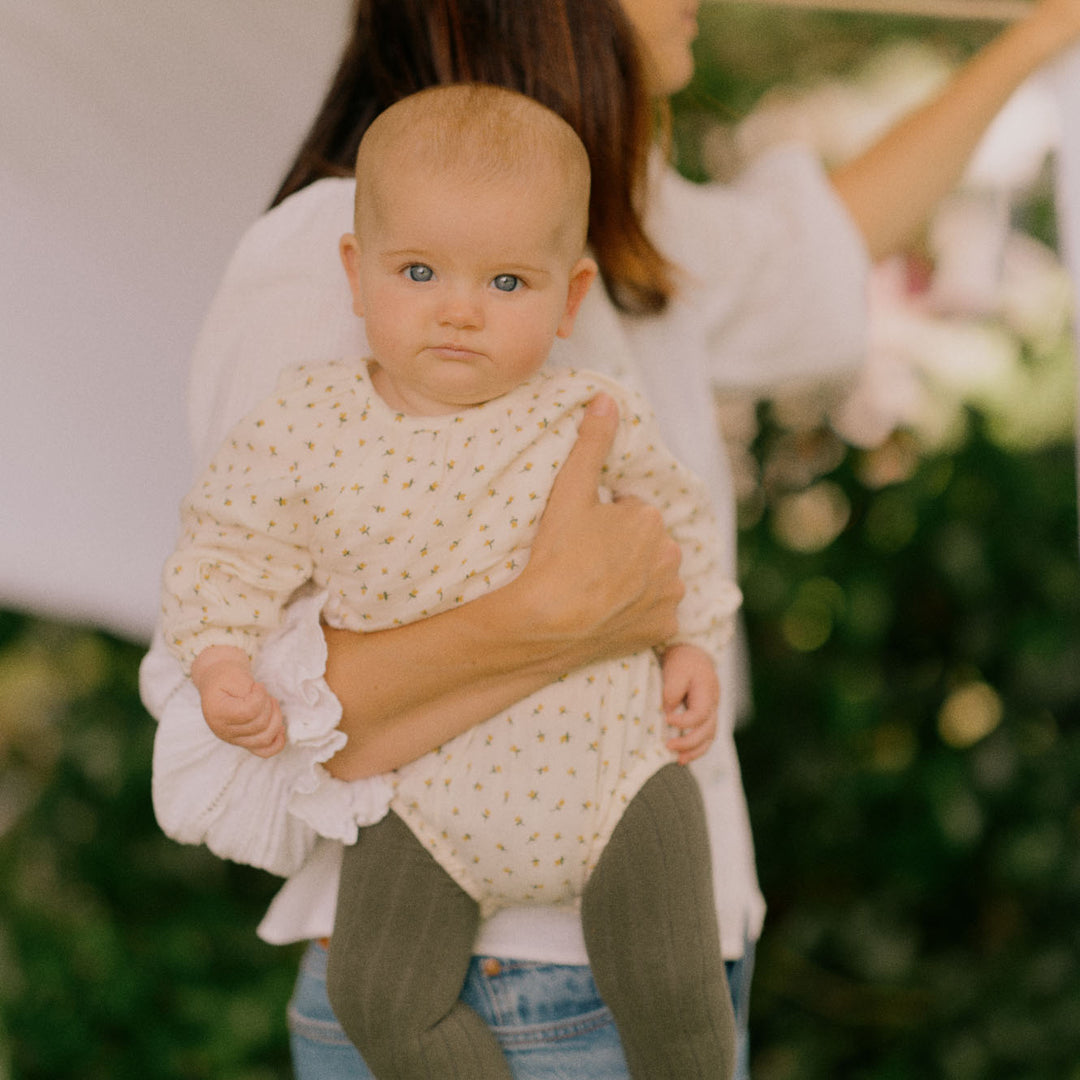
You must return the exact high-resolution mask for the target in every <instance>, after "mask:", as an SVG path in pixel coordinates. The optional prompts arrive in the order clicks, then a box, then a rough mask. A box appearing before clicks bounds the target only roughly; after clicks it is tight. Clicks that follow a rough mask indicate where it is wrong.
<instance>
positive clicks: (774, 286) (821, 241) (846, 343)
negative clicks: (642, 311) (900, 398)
mask: <svg viewBox="0 0 1080 1080" xmlns="http://www.w3.org/2000/svg"><path fill="white" fill-rule="evenodd" d="M656 196H657V197H656V200H655V216H653V217H650V219H649V228H650V231H651V232H652V234H653V235H654V236H657V237H659V238H660V243H661V246H662V248H663V251H664V254H665V255H667V256H668V257H669V258H670V259H671V260H672V261H673V262H674V263H675V264H676V265H677V266H678V267H679V268H681V269H682V270H683V271H684V274H683V275H682V277H681V278H680V280H679V287H680V293H681V296H680V299H679V300H677V302H676V303H675V304H674V305H673V308H672V312H671V314H672V317H673V318H678V319H680V320H685V321H686V322H688V323H692V324H695V325H696V327H697V334H699V335H700V336H701V337H700V340H701V344H702V345H703V346H704V351H705V353H706V355H707V357H708V365H709V375H710V377H711V379H712V381H713V384H714V385H715V386H716V387H717V388H720V389H740V390H753V391H764V390H767V389H768V388H770V387H777V386H779V385H782V384H784V383H788V382H792V381H803V380H812V379H821V378H828V377H834V376H837V375H842V374H846V373H848V372H850V371H851V370H852V369H853V368H854V367H855V366H856V365H857V364H858V363H859V362H860V361H861V360H862V357H863V353H864V351H865V348H864V342H865V334H866V311H867V303H866V286H867V278H868V274H869V268H870V263H869V257H868V254H867V251H866V248H865V245H864V243H863V240H862V237H861V235H860V234H859V232H858V230H857V229H856V227H855V224H854V222H853V221H852V219H851V217H850V215H849V214H848V212H847V210H846V208H845V207H844V205H843V203H842V202H841V201H840V199H839V197H838V196H837V195H836V192H835V190H834V189H833V187H832V184H831V183H830V182H829V180H828V177H827V176H826V174H825V172H824V170H823V169H822V167H821V165H820V163H819V162H818V161H817V160H816V159H815V158H814V157H813V156H812V155H811V154H809V153H808V152H805V151H803V150H801V149H799V148H795V147H788V148H783V149H779V150H775V151H773V152H771V153H769V154H766V155H764V156H763V157H762V158H761V159H759V160H758V161H757V162H756V163H755V164H754V165H752V166H751V167H750V168H749V169H747V170H746V171H745V173H743V175H742V176H741V177H739V179H738V180H737V181H736V182H735V183H734V184H732V185H730V186H725V185H721V184H693V183H691V182H690V181H688V180H685V179H684V178H682V177H680V176H679V175H678V174H677V173H675V171H674V170H673V169H670V168H665V169H664V170H663V171H662V172H661V173H659V175H658V177H657V183H656Z"/></svg>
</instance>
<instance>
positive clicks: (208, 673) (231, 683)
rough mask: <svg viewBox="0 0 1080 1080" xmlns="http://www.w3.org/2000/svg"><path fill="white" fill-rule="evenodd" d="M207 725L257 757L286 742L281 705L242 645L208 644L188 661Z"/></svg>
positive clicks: (270, 753)
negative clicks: (259, 679)
mask: <svg viewBox="0 0 1080 1080" xmlns="http://www.w3.org/2000/svg"><path fill="white" fill-rule="evenodd" d="M191 681H192V682H193V683H194V684H195V689H196V690H198V691H199V699H200V701H201V703H202V711H203V716H204V717H205V718H206V723H207V726H208V727H209V728H210V730H211V731H212V732H213V733H214V734H215V735H216V736H217V737H218V738H219V739H221V740H222V742H227V743H232V744H233V745H234V746H242V747H244V748H245V749H246V750H250V751H251V752H252V753H253V754H255V755H256V756H258V757H273V755H274V754H276V753H278V752H279V751H280V750H282V749H283V748H284V746H285V721H284V719H283V718H282V715H281V706H280V705H279V704H278V703H277V701H276V699H275V698H274V697H272V696H271V694H270V693H269V692H268V691H267V689H266V687H265V686H263V684H262V683H259V682H256V681H255V678H254V676H252V674H251V662H250V661H249V660H248V657H247V653H245V652H244V650H243V649H237V648H234V647H233V646H231V645H211V646H210V647H209V648H208V649H203V651H202V652H201V653H199V655H198V656H197V657H195V660H194V661H193V663H192V665H191Z"/></svg>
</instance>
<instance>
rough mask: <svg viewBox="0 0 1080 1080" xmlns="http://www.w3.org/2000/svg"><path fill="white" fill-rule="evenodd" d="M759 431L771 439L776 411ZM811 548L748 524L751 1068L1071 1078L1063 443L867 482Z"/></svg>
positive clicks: (1072, 756) (1077, 613)
mask: <svg viewBox="0 0 1080 1080" xmlns="http://www.w3.org/2000/svg"><path fill="white" fill-rule="evenodd" d="M763 432H764V433H763V434H762V435H761V436H760V438H759V441H758V446H757V450H758V453H759V454H760V455H761V456H762V457H763V458H767V457H768V454H769V445H768V444H769V442H770V440H772V439H775V438H776V436H777V429H776V427H775V426H770V425H769V424H768V423H766V424H765V426H764V427H763ZM862 456H863V455H860V454H859V453H857V452H854V451H850V452H848V453H847V454H846V455H845V457H844V460H843V462H842V463H841V464H840V465H839V466H838V467H837V468H836V469H835V470H834V471H833V472H832V474H831V475H830V476H829V479H830V480H831V481H833V482H834V483H836V484H838V485H839V486H840V487H841V488H842V490H843V491H844V492H845V494H846V495H847V497H848V498H849V500H850V502H851V506H852V514H851V517H850V520H849V523H848V525H847V527H846V528H845V529H844V531H843V532H842V533H841V535H840V536H839V537H838V538H837V539H836V540H835V541H834V542H833V543H832V544H830V545H829V546H828V547H827V548H825V549H824V550H822V551H820V552H818V553H816V554H795V553H792V552H791V551H789V550H787V549H786V548H785V547H784V546H783V545H781V544H778V543H777V540H776V536H775V532H774V529H773V525H774V519H773V515H772V513H771V511H768V510H767V511H766V512H765V513H764V514H763V515H762V516H761V518H760V520H758V521H757V523H756V524H755V525H754V526H753V527H752V528H750V529H749V530H748V531H747V532H746V533H745V534H744V535H743V537H742V567H743V583H744V589H745V592H746V606H747V618H748V629H749V634H750V641H751V655H752V656H753V658H754V667H753V674H754V693H755V699H756V706H757V708H756V714H755V717H754V720H753V722H752V723H751V724H749V725H748V726H747V727H746V728H744V729H743V730H742V732H741V734H740V737H739V747H740V756H741V759H742V767H743V774H744V779H745V782H746V786H747V790H748V797H749V800H750V805H751V815H752V818H753V821H754V829H755V838H756V842H757V850H758V862H759V868H760V874H761V880H762V885H763V889H764V891H765V893H766V896H767V897H768V900H769V903H770V914H769V918H768V923H767V927H766V933H765V936H764V938H763V940H762V943H761V953H760V957H759V963H758V978H757V983H756V990H755V1000H754V1008H753V1012H752V1017H753V1031H754V1042H755V1046H756V1050H757V1059H756V1061H755V1077H756V1080H789V1078H790V1080H795V1078H799V1080H803V1078H806V1080H810V1078H818V1077H821V1078H825V1077H836V1076H843V1077H850V1078H859V1077H867V1078H870V1077H874V1078H879V1077H880V1078H891V1077H916V1076H941V1077H949V1078H955V1080H967V1078H971V1080H975V1078H978V1080H987V1078H995V1077H1001V1078H1006V1077H1008V1078H1010V1080H1022V1078H1030V1080H1043V1078H1047V1077H1074V1076H1076V1075H1077V1073H1076V1071H1075V1069H1076V1062H1077V1061H1080V930H1078V924H1077V921H1076V917H1075V913H1076V911H1077V909H1078V905H1080V845H1078V843H1077V841H1078V839H1080V798H1078V795H1077V787H1076V777H1077V776H1078V775H1080V560H1078V548H1077V538H1076V525H1077V522H1076V488H1075V476H1074V457H1073V451H1072V448H1071V447H1055V448H1052V449H1047V450H1043V451H1041V452H1038V453H1030V454H1007V453H1004V452H1003V451H1001V450H1000V449H998V448H997V447H995V446H994V444H993V443H991V442H990V441H989V440H988V439H987V438H986V437H985V435H984V434H983V431H982V427H981V425H980V424H979V423H978V419H977V418H975V423H973V425H972V428H971V435H970V437H969V439H968V441H967V442H966V443H965V445H963V446H962V447H961V448H959V449H958V450H957V451H956V452H955V453H954V454H953V455H952V456H944V455H941V456H934V457H931V458H928V459H926V460H924V461H922V462H921V464H920V465H919V466H918V468H917V469H916V471H915V472H914V475H912V476H911V478H910V479H909V480H907V481H905V482H904V483H901V484H898V485H894V486H889V487H884V488H871V487H867V486H866V485H865V484H864V482H863V481H862V480H860V475H861V473H862V470H861V468H860V466H861V464H862V461H861V458H862Z"/></svg>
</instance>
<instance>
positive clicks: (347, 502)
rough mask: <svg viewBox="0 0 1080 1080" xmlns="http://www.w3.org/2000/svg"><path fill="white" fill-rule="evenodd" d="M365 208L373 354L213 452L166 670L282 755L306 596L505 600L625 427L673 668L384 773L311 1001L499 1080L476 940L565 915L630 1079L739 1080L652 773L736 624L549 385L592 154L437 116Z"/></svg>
mask: <svg viewBox="0 0 1080 1080" xmlns="http://www.w3.org/2000/svg"><path fill="white" fill-rule="evenodd" d="M356 179H357V185H356V212H355V221H354V232H353V233H351V234H348V235H346V236H344V237H343V238H342V241H341V256H342V261H343V263H344V266H345V271H346V274H347V276H348V279H349V284H350V287H351V290H352V295H353V301H354V304H353V306H354V310H355V311H356V314H357V315H358V316H361V317H363V318H364V320H365V330H366V333H367V338H368V342H369V346H370V351H371V355H370V357H368V358H365V359H356V360H343V361H337V362H332V363H327V364H325V365H322V366H317V367H311V366H308V367H304V368H299V369H294V370H292V371H290V372H286V373H285V375H284V376H283V378H282V380H281V382H280V384H279V387H278V390H277V393H276V394H275V395H274V396H273V397H272V398H271V399H269V400H267V401H266V402H264V403H263V404H262V405H261V406H259V407H258V408H257V409H256V410H255V411H254V412H252V413H251V414H250V415H249V416H248V417H247V418H246V419H245V420H244V421H242V422H241V423H240V424H239V425H238V426H237V427H236V428H235V429H234V430H233V431H232V433H231V435H230V436H229V438H228V439H226V441H225V443H224V445H223V446H222V448H221V450H220V451H219V452H218V454H217V456H216V458H215V459H214V461H213V462H212V464H211V465H210V467H209V468H208V470H207V471H206V473H205V474H204V476H203V477H202V478H201V480H200V481H199V482H197V484H196V485H195V487H194V488H193V489H192V491H191V492H190V493H189V494H188V496H187V497H186V499H185V500H184V504H183V510H182V513H183V524H184V533H183V536H182V539H181V542H180V544H179V546H178V548H177V550H176V552H175V553H174V555H173V556H172V557H171V558H170V560H169V561H168V563H167V565H166V569H165V574H164V589H163V612H164V626H165V635H166V640H167V641H168V643H169V646H170V648H172V649H173V650H174V652H175V653H176V655H177V656H178V657H179V658H180V659H181V661H182V662H183V663H184V664H185V665H187V666H188V668H189V670H190V672H191V675H192V679H193V681H194V682H195V684H196V686H197V688H198V690H199V693H200V696H201V699H202V704H203V710H204V713H205V714H206V715H207V717H208V719H210V720H211V722H212V723H213V725H214V726H215V730H221V728H222V725H225V724H227V723H228V722H230V721H236V720H237V703H238V700H239V701H240V702H242V706H243V710H242V711H243V713H244V716H243V718H242V722H243V723H247V722H249V721H250V720H252V719H260V718H261V722H263V723H265V724H266V725H267V726H268V727H275V726H280V725H282V720H281V715H280V711H279V709H278V707H277V705H276V703H275V702H274V701H273V699H272V698H271V697H270V695H269V694H268V692H267V691H266V690H265V689H264V688H263V687H262V686H261V685H260V684H259V683H256V682H255V681H254V679H253V677H252V674H251V660H252V658H253V657H254V655H255V653H256V652H257V650H258V648H259V643H260V640H261V639H262V638H263V637H264V636H265V635H266V634H268V633H269V632H271V631H273V630H274V629H275V628H277V627H278V626H279V625H280V622H281V611H282V608H283V606H284V604H285V603H286V602H287V600H288V599H289V597H290V596H291V595H292V593H293V592H294V591H295V590H296V589H297V588H298V587H299V586H301V585H303V584H304V583H306V582H308V581H314V582H315V583H316V584H317V585H318V586H319V587H320V588H322V589H323V590H325V591H326V594H327V597H328V599H327V601H326V604H325V607H324V610H323V617H324V619H325V621H326V622H327V623H328V624H329V625H331V626H335V627H342V628H346V629H350V630H357V631H374V630H378V629H382V628H386V627H391V626H394V625H399V624H401V623H405V622H410V621H412V620H415V619H422V618H425V617H428V616H430V615H434V614H436V613H438V612H439V611H442V610H446V609H447V608H449V607H452V606H455V605H458V604H463V603H467V602H468V601H469V600H470V599H473V598H475V597H477V596H478V595H480V594H482V593H483V592H484V591H486V590H489V589H495V588H498V587H500V586H501V585H503V584H505V583H506V582H507V581H508V580H510V579H511V578H512V577H513V576H514V575H515V574H516V573H517V572H518V571H519V570H520V569H521V567H522V566H523V565H524V564H525V562H526V561H527V559H528V555H529V546H530V543H531V540H532V537H533V536H534V534H535V531H536V527H537V524H538V522H539V519H540V516H541V514H542V512H543V509H544V505H545V501H546V499H547V495H548V492H549V491H550V488H551V484H552V481H553V479H554V477H555V475H556V473H557V472H558V469H559V466H560V465H561V463H562V462H563V461H564V460H565V458H566V455H567V453H568V451H569V449H570V447H571V446H572V445H573V442H574V439H575V435H576V431H577V425H578V423H579V421H580V419H581V416H582V414H583V412H584V409H585V407H586V406H587V405H588V403H589V402H590V400H592V399H593V398H594V397H595V396H596V395H597V394H599V393H606V394H608V395H610V396H611V397H612V398H614V399H615V402H616V403H617V405H618V409H619V414H620V424H619V430H618V434H617V436H616V440H615V444H614V447H613V450H612V453H611V455H610V457H609V459H608V463H607V466H606V469H605V474H604V482H605V485H606V487H607V488H608V489H609V491H610V493H611V494H612V495H613V496H616V497H617V496H623V495H635V496H638V497H640V498H642V499H644V500H647V501H649V502H650V503H652V504H653V505H655V506H656V507H657V508H658V509H660V511H661V512H662V514H663V517H664V521H665V524H666V525H667V527H668V529H669V531H670V532H671V533H672V535H673V536H674V537H675V539H676V540H677V541H678V542H679V544H680V547H681V550H682V554H683V562H682V571H683V578H684V581H685V583H686V590H687V591H686V596H685V598H684V600H683V602H682V604H681V606H680V610H679V618H680V634H679V638H678V640H677V641H675V642H671V643H668V645H667V646H666V648H665V649H664V650H662V651H661V652H660V653H659V655H658V654H657V653H656V652H653V651H651V650H650V651H646V652H642V653H638V654H635V655H633V656H629V657H626V658H624V659H622V660H619V661H613V662H603V663H597V664H594V665H591V666H589V667H587V668H584V669H582V670H578V671H574V672H570V673H568V674H567V675H565V676H564V677H563V678H561V679H560V680H559V681H557V682H556V683H554V684H552V685H551V686H549V687H547V688H545V689H544V690H542V691H540V692H538V693H536V694H534V695H532V696H531V697H528V698H526V699H525V700H523V701H521V702H519V703H518V704H517V705H515V706H513V707H511V708H509V709H507V710H505V711H504V712H502V713H500V714H499V715H497V716H495V717H493V718H492V719H490V720H488V721H486V722H485V723H483V724H480V725H478V726H476V727H474V728H472V729H471V730H469V731H467V732H465V733H464V734H462V735H460V736H458V737H456V738H454V739H452V740H450V741H449V742H447V743H445V744H444V745H443V746H441V747H440V748H439V749H438V750H436V751H434V752H432V753H429V754H427V755H425V756H424V757H422V758H420V759H419V760H417V761H415V762H412V763H410V764H408V765H406V766H404V767H402V768H400V769H398V770H397V771H396V772H395V773H394V774H393V776H392V781H393V786H394V796H393V799H392V802H391V804H390V810H389V812H388V813H387V815H386V816H385V817H384V818H383V820H382V821H380V822H379V823H378V824H376V825H372V826H369V827H367V828H365V829H362V830H361V833H360V838H359V840H358V842H357V844H356V845H354V846H352V847H349V848H346V850H345V854H344V860H343V865H342V877H341V885H340V889H339V894H338V908H337V915H336V919H335V926H334V934H333V938H332V940H331V946H330V965H329V990H330V994H331V1001H332V1004H333V1007H334V1010H335V1012H336V1013H337V1015H338V1017H339V1019H340V1020H341V1023H342V1025H343V1027H344V1028H345V1030H346V1031H347V1032H348V1034H349V1037H350V1038H351V1039H352V1040H353V1041H354V1043H355V1044H356V1046H357V1048H358V1049H359V1051H360V1053H361V1055H362V1056H363V1057H364V1059H365V1061H366V1063H367V1064H368V1066H369V1067H370V1068H371V1070H372V1071H373V1072H374V1073H375V1075H376V1076H377V1077H378V1078H379V1080H411V1078H415V1077H427V1076H431V1077H440V1078H441V1077H448V1076H455V1075H460V1076H466V1077H469V1078H470V1080H486V1078H489V1077H491V1078H496V1077H498V1078H508V1077H509V1076H510V1073H509V1069H508V1066H507V1064H506V1062H505V1059H504V1058H503V1055H502V1052H501V1050H500V1048H499V1046H498V1043H497V1042H496V1040H495V1038H494V1036H493V1035H492V1034H491V1032H490V1031H489V1029H488V1028H487V1027H486V1026H485V1025H484V1024H483V1023H482V1022H481V1021H480V1019H479V1017H478V1016H477V1015H476V1014H475V1013H474V1012H473V1011H472V1010H471V1009H470V1008H469V1007H468V1006H466V1005H465V1004H463V1003H462V1002H460V1001H459V1000H458V995H459V993H460V991H461V987H462V984H463V982H464V979H465V975H466V970H467V967H468V964H469V962H470V958H471V953H472V945H473V941H474V939H475V935H476V930H477V926H478V923H479V919H480V918H481V917H482V916H486V915H488V914H490V913H491V912H493V911H495V910H497V909H498V908H499V907H500V906H503V905H512V904H522V903H544V904H567V903H577V904H580V909H581V916H582V923H583V927H584V933H585V940H586V945H587V948H588V952H589V960H590V965H591V967H592V970H593V973H594V976H595V979H596V982H597V985H598V986H599V988H600V991H601V994H602V995H603V997H604V999H605V1001H606V1002H607V1004H608V1005H609V1007H610V1008H611V1010H612V1013H613V1015H614V1017H615V1021H616V1024H617V1026H618V1029H619V1033H620V1038H621V1039H622V1041H623V1044H624V1049H625V1051H626V1056H627V1061H628V1064H629V1066H630V1070H631V1074H632V1075H633V1076H634V1077H635V1080H641V1078H645V1077H648V1078H650V1080H656V1078H660V1077H669V1076H670V1077H679V1078H681V1080H691V1078H693V1077H702V1078H706V1077H707V1078H709V1080H714V1078H716V1077H723V1076H728V1075H730V1072H731V1067H732V1055H733V1039H734V1032H733V1022H732V1016H731V1003H730V997H729V995H728V989H727V985H726V981H725V976H724V967H723V960H722V956H721V953H720V946H719V938H718V933H717V927H716V919H715V908H714V905H713V901H712V886H711V870H710V865H709V848H708V842H707V838H706V831H705V820H704V811H703V807H702V804H701V799H700V794H699V793H698V790H697V786H696V783H695V781H694V779H693V777H692V776H691V774H690V772H689V771H688V770H687V769H685V768H683V767H682V766H680V765H678V764H676V763H675V755H674V754H673V753H672V751H670V750H669V749H668V748H667V746H666V745H665V726H666V725H665V718H664V710H663V707H662V692H663V688H664V685H665V684H666V685H667V689H668V692H669V696H670V695H671V692H672V688H673V687H674V688H675V689H676V691H677V696H678V697H681V698H683V699H684V700H685V701H686V702H687V703H688V708H694V707H696V705H695V703H696V702H697V701H698V699H699V697H701V696H706V695H702V694H701V689H702V688H703V687H709V686H713V687H714V686H715V657H716V656H717V655H718V652H719V650H720V649H722V648H723V647H724V645H725V644H726V642H727V640H728V639H729V637H730V634H731V628H732V620H733V615H734V613H735V611H736V609H737V608H738V605H739V602H740V595H739V592H738V589H737V588H736V587H735V585H734V584H733V583H732V582H731V581H730V580H728V579H726V578H725V577H724V576H723V574H722V573H721V572H720V569H719V567H720V565H721V560H720V558H719V549H720V544H721V541H720V538H719V533H718V530H717V529H716V527H715V523H714V521H713V518H712V514H711V511H710V508H709V504H708V499H707V497H706V495H705V493H704V490H703V488H702V486H701V484H700V483H699V482H698V480H697V479H696V478H695V477H694V476H693V475H691V474H690V473H689V472H688V471H687V470H685V469H684V468H683V467H682V466H681V465H680V464H679V463H678V462H677V461H676V460H675V459H674V458H673V457H672V455H671V454H670V453H669V452H668V451H667V450H666V449H665V448H664V446H663V445H662V444H661V442H660V439H659V437H658V434H657V430H656V426H655V423H654V421H653V419H652V417H651V414H650V413H649V410H648V407H647V406H646V404H645V403H644V401H643V400H642V399H641V398H640V397H638V396H637V395H635V394H633V393H631V392H629V391H627V390H626V389H625V388H623V387H622V386H620V385H619V384H617V383H614V382H612V381H611V380H609V379H606V378H604V377H602V376H599V375H595V374H592V373H588V372H584V371H570V370H565V369H564V370H559V369H554V368H547V367H545V366H544V365H545V361H546V359H547V356H548V353H549V351H550V349H551V347H552V345H553V343H554V339H555V338H556V337H565V336H567V335H568V334H569V333H570V332H571V329H572V327H573V323H574V317H575V314H576V312H577V310H578V308H579V306H580V304H581V303H582V300H583V299H584V297H585V295H586V293H587V291H588V289H589V286H590V284H591V282H592V280H593V278H594V277H595V275H596V273H597V268H596V264H595V263H594V262H593V261H592V260H591V259H590V258H588V257H587V255H586V254H585V237H586V231H587V225H588V205H589V164H588V158H587V155H586V153H585V149H584V147H583V146H582V145H581V142H580V141H579V140H578V138H577V136H576V135H575V134H574V132H573V130H572V129H571V128H570V127H569V126H568V125H567V124H566V123H564V122H563V121H562V120H561V119H559V118H558V117H557V116H556V115H555V114H554V113H551V112H549V111H548V110H547V109H545V108H544V107H542V106H540V105H538V104H537V103H535V102H534V101H532V100H531V99H529V98H526V97H523V96H521V95H518V94H514V93H511V92H509V91H505V90H499V89H495V88H493V87H487V86H452V87H439V88H434V89H430V90H426V91H423V92H422V93H420V94H416V95H414V96H412V97H410V98H407V99H405V100H403V101H401V102H398V103H397V104H395V105H394V106H392V107H391V108H389V109H388V110H386V111H385V112H384V113H382V114H381V115H380V116H379V117H377V118H376V120H375V121H374V122H373V123H372V125H371V126H370V128H369V129H368V131H367V133H366V134H365V136H364V139H363V141H362V143H361V146H360V150H359V155H358V158H357V166H356ZM688 722H689V717H688ZM283 737H284V731H282V739H283ZM279 745H280V741H279Z"/></svg>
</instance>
